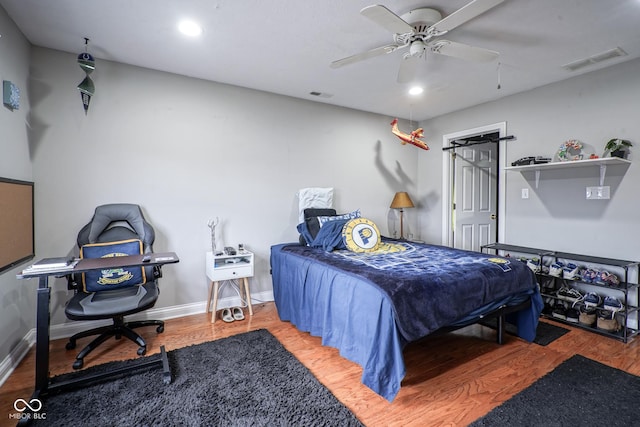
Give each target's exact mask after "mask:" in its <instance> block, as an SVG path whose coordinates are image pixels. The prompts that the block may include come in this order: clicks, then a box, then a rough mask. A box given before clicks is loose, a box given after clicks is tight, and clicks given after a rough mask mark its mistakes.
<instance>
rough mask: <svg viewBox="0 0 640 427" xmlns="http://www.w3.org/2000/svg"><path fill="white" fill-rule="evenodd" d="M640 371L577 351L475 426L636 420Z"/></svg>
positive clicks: (624, 423)
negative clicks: (615, 366) (620, 366)
mask: <svg viewBox="0 0 640 427" xmlns="http://www.w3.org/2000/svg"><path fill="white" fill-rule="evenodd" d="M638 402H640V377H637V376H635V375H631V374H629V373H627V372H624V371H621V370H619V369H615V368H611V367H609V366H607V365H603V364H602V363H599V362H596V361H594V360H591V359H588V358H586V357H583V356H580V355H575V356H572V357H571V358H569V359H567V360H565V361H564V362H562V363H561V364H560V365H558V367H556V368H555V369H554V370H553V371H551V372H549V373H548V374H547V375H545V376H544V377H542V378H540V379H539V380H537V381H536V382H534V383H533V384H532V385H531V386H529V387H528V388H526V389H524V390H523V391H521V392H520V393H518V394H516V395H515V396H513V397H512V398H511V399H509V400H507V401H506V402H504V403H503V404H502V405H500V406H498V407H497V408H495V409H493V410H492V411H491V412H489V413H488V414H487V415H485V416H484V417H482V418H480V419H478V420H476V421H474V422H473V423H472V424H471V426H473V427H479V426H545V427H549V426H601V425H602V426H607V427H610V426H637V425H640V405H639V404H638Z"/></svg>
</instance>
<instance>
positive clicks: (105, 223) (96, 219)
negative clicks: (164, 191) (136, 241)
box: [89, 203, 147, 243]
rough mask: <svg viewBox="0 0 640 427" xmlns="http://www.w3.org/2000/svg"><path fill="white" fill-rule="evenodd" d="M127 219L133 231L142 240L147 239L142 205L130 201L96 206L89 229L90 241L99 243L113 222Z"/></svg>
mask: <svg viewBox="0 0 640 427" xmlns="http://www.w3.org/2000/svg"><path fill="white" fill-rule="evenodd" d="M117 221H126V222H127V223H128V224H129V225H130V226H131V228H132V229H133V231H135V233H136V234H137V235H138V236H140V240H142V241H143V242H144V241H146V237H147V236H146V230H145V222H146V221H145V220H144V216H143V215H142V211H141V210H140V206H138V205H134V204H130V203H114V204H109V205H102V206H98V207H97V208H96V211H95V213H94V215H93V219H92V220H91V223H90V224H91V225H90V227H91V228H90V229H89V243H97V242H98V237H99V236H100V234H102V233H103V232H104V231H105V230H106V229H107V228H108V227H109V225H110V224H111V223H113V222H117Z"/></svg>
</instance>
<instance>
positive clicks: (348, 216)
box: [318, 209, 360, 229]
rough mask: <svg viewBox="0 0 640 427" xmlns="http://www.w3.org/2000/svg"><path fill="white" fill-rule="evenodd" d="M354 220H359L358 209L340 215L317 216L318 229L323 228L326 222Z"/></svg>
mask: <svg viewBox="0 0 640 427" xmlns="http://www.w3.org/2000/svg"><path fill="white" fill-rule="evenodd" d="M354 218H360V209H357V210H355V211H353V212H349V213H346V214H342V215H331V216H328V215H327V216H319V217H318V222H319V223H320V228H321V229H322V227H324V225H325V224H326V223H328V222H331V221H340V220H343V219H354Z"/></svg>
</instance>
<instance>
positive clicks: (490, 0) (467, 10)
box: [431, 0, 504, 32]
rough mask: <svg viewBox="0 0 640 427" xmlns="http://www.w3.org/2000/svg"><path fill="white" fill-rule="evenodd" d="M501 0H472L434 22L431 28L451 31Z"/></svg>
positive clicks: (439, 30)
mask: <svg viewBox="0 0 640 427" xmlns="http://www.w3.org/2000/svg"><path fill="white" fill-rule="evenodd" d="M503 1H504V0H473V1H472V2H471V3H468V4H467V5H465V6H463V7H461V8H460V9H458V10H456V11H455V12H453V13H452V14H451V15H449V16H447V17H446V18H444V19H442V20H441V21H439V22H436V23H435V24H433V25H432V26H431V28H434V29H435V30H437V32H447V31H451V30H453V29H454V28H456V27H458V26H460V25H462V24H464V23H465V22H467V21H469V20H471V19H473V18H475V17H476V16H478V15H480V14H482V13H484V12H486V11H487V10H489V9H491V8H493V7H496V6H497V5H499V4H500V3H502V2H503Z"/></svg>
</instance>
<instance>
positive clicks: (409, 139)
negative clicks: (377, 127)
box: [391, 119, 429, 150]
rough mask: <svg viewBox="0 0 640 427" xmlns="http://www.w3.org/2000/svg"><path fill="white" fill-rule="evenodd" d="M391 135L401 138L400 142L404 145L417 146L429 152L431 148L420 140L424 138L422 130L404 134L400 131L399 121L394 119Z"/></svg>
mask: <svg viewBox="0 0 640 427" xmlns="http://www.w3.org/2000/svg"><path fill="white" fill-rule="evenodd" d="M391 133H393V134H394V135H395V136H397V137H398V138H400V142H401V143H402V145H405V144H407V143H408V144H411V145H415V146H416V147H418V148H422V149H423V150H428V149H429V146H428V145H427V144H426V143H425V142H424V141H421V140H420V139H419V138H422V134H423V133H424V131H423V129H422V128H418V129H416V130H414V131H412V132H411V133H404V132H401V131H400V130H399V129H398V119H393V121H392V122H391Z"/></svg>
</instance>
